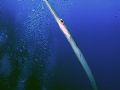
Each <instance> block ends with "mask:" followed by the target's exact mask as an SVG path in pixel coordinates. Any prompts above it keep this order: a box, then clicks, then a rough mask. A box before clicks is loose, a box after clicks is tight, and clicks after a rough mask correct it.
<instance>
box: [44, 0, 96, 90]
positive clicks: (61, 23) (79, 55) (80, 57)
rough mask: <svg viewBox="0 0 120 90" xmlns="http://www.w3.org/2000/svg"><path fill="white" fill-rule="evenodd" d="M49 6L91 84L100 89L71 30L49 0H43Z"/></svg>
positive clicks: (94, 89)
mask: <svg viewBox="0 0 120 90" xmlns="http://www.w3.org/2000/svg"><path fill="white" fill-rule="evenodd" d="M43 1H44V2H45V3H46V5H47V7H48V8H49V10H50V12H51V14H52V15H53V17H54V18H55V20H56V22H57V23H58V25H59V27H60V30H61V31H62V32H63V34H64V35H65V37H66V38H67V40H68V42H69V44H70V45H71V47H72V49H73V51H74V53H75V55H76V56H77V58H78V60H79V62H80V63H81V65H82V67H83V69H84V70H85V72H86V74H87V76H88V79H89V80H90V82H91V85H92V87H93V90H98V89H97V85H96V82H95V79H94V77H93V74H92V72H91V70H90V68H89V66H88V64H87V62H86V60H85V58H84V56H83V54H82V52H81V50H80V49H79V48H78V46H77V44H76V43H75V41H74V39H73V37H72V36H71V34H70V32H69V31H68V29H67V27H66V26H65V24H64V21H63V20H62V19H61V18H59V17H58V15H57V14H56V13H55V11H54V10H53V8H52V6H51V5H50V4H49V2H48V0H43Z"/></svg>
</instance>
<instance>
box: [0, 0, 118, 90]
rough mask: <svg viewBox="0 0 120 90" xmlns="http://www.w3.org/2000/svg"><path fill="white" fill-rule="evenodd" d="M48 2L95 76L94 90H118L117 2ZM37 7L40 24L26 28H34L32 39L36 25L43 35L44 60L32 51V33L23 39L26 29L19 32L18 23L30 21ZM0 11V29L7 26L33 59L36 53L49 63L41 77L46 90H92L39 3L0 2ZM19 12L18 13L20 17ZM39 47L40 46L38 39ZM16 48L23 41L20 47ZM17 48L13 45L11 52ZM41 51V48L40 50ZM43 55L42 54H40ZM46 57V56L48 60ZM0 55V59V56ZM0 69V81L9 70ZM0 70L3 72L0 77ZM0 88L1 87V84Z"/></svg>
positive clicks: (28, 70) (96, 0)
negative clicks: (97, 89)
mask: <svg viewBox="0 0 120 90" xmlns="http://www.w3.org/2000/svg"><path fill="white" fill-rule="evenodd" d="M49 1H50V3H51V5H52V6H53V8H54V9H55V11H56V12H57V13H58V15H59V16H60V17H61V18H62V19H63V20H64V21H65V24H66V25H67V26H68V28H69V30H70V32H71V33H72V35H73V37H74V38H75V41H76V42H77V44H78V46H79V48H80V49H81V51H82V52H83V54H84V56H85V58H86V60H87V62H88V64H89V66H90V68H91V70H92V72H93V74H94V77H95V80H96V82H97V85H98V88H99V90H120V1H119V0H61V1H60V0H49ZM39 4H40V6H43V9H40V10H37V12H42V13H40V14H39V16H40V18H39V19H38V20H37V18H36V19H35V21H31V22H33V23H32V24H35V25H34V26H36V24H37V26H36V28H33V29H32V30H35V31H36V33H37V32H38V31H39V30H38V28H37V27H39V25H41V26H40V27H41V29H40V30H43V31H44V30H46V31H45V32H43V33H42V34H41V35H43V36H45V37H47V38H44V40H45V41H48V43H46V44H48V46H46V47H47V49H48V51H46V52H45V53H43V54H41V53H39V54H38V52H39V51H41V50H38V51H35V50H34V49H33V47H37V48H39V44H36V42H37V41H36V39H37V38H39V37H36V38H33V37H32V35H31V36H30V34H31V33H32V32H31V33H27V32H26V33H24V31H25V29H26V28H25V27H22V26H23V24H22V23H24V21H25V20H26V19H27V18H26V17H28V16H29V15H31V11H34V10H33V8H36V7H37V6H38V5H39ZM1 7H2V8H1ZM21 7H22V8H21ZM0 10H1V11H0V12H1V13H2V14H1V13H0V16H1V17H2V18H0V21H1V23H3V22H4V23H7V24H5V25H6V26H7V27H8V26H9V27H11V26H12V27H13V26H14V29H15V32H16V33H17V35H18V36H19V35H20V37H18V39H19V38H22V39H23V41H26V40H27V44H25V45H26V46H27V49H28V52H31V53H30V55H31V57H32V56H34V55H33V53H35V54H36V53H37V54H38V55H43V56H44V55H45V57H47V58H48V63H49V64H47V65H46V66H45V67H46V69H45V71H46V72H47V74H48V75H46V76H45V78H48V79H47V80H46V82H45V83H47V85H46V88H48V90H92V89H91V86H90V82H89V80H88V78H87V76H86V74H85V72H84V70H83V68H82V67H81V64H79V62H78V60H77V58H76V56H75V55H74V53H73V51H72V49H71V47H70V45H69V44H68V42H67V40H66V39H65V37H64V35H62V33H61V31H60V29H59V27H58V25H57V23H56V22H55V20H54V18H53V16H52V15H51V14H50V12H49V10H48V8H47V7H46V6H45V4H44V3H43V2H41V1H39V0H34V3H33V2H32V1H31V0H27V1H24V0H18V1H17V0H12V1H10V0H1V1H0ZM19 12H22V13H20V15H19ZM33 16H34V15H33ZM28 19H29V18H28ZM39 20H40V21H39ZM42 22H43V23H42ZM38 23H39V24H38ZM41 23H42V24H41ZM26 25H27V24H26ZM30 25H31V24H30ZM34 26H33V27H34ZM1 27H2V24H1ZM11 33H12V32H11ZM22 33H23V34H22ZM26 34H27V35H26ZM25 35H26V36H25ZM38 36H39V33H38ZM26 37H27V38H26ZM0 38H1V37H0ZM48 38H49V39H48ZM4 41H5V39H4V40H3V41H2V42H1V43H3V44H4ZM11 41H12V39H9V42H11ZM38 41H43V40H39V39H38ZM12 42H14V41H12ZM21 43H22V41H21V42H20V43H19V44H21ZM33 43H35V44H33ZM17 45H18V44H16V43H14V46H17ZM32 46H33V47H32ZM40 48H44V47H41V46H40ZM0 49H1V48H0ZM1 50H2V49H1ZM42 50H43V51H44V49H42ZM45 50H46V49H45ZM49 50H50V51H49ZM43 51H42V52H43ZM48 52H49V53H50V56H49V54H47V53H48ZM1 53H2V54H4V52H1ZM51 53H52V54H51ZM2 54H1V56H2ZM5 57H6V56H5ZM6 58H7V57H6ZM43 60H44V57H43ZM44 62H47V61H44ZM31 63H33V61H31V62H30V65H32V64H31ZM28 64H29V63H27V64H26V65H28ZM0 65H4V66H2V69H0V79H1V77H2V74H1V73H4V74H5V75H8V76H9V73H10V72H9V71H10V69H9V68H10V67H11V65H10V63H9V60H8V59H4V60H1V61H0ZM28 66H29V65H28ZM34 68H35V69H36V68H37V67H36V66H35V67H34ZM30 69H31V68H27V69H25V72H26V71H27V72H30ZM2 70H5V71H6V72H2ZM43 71H44V70H43ZM38 72H39V70H38ZM41 73H42V72H41ZM38 75H39V74H38ZM3 76H4V75H3ZM13 76H14V75H13ZM23 76H24V75H23ZM26 77H27V76H26ZM28 77H29V75H28ZM36 77H39V76H36ZM0 83H2V82H1V81H0ZM30 85H32V83H31V84H30ZM21 87H23V85H21ZM28 87H29V86H28ZM18 90H23V89H18ZM36 90H38V89H36Z"/></svg>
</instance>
